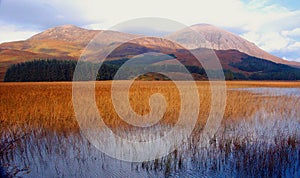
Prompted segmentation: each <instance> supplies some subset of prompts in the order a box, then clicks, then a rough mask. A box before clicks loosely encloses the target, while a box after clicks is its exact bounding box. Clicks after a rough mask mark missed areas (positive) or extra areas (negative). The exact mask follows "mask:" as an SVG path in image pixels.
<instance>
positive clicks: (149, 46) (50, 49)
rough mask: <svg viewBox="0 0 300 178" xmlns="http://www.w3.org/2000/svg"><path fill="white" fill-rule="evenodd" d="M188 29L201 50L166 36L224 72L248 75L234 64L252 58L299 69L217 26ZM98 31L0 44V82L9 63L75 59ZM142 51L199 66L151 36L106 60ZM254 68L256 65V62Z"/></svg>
mask: <svg viewBox="0 0 300 178" xmlns="http://www.w3.org/2000/svg"><path fill="white" fill-rule="evenodd" d="M191 28H192V29H194V30H195V31H197V32H198V33H200V34H201V35H202V36H203V37H204V38H205V40H206V41H207V42H208V43H207V45H206V46H201V47H202V48H195V47H199V46H193V45H192V44H197V43H195V41H188V40H186V39H191V38H190V35H192V34H190V33H187V32H185V31H184V30H182V31H178V32H175V33H172V34H169V35H168V36H172V38H179V37H180V39H179V40H181V42H182V43H184V44H185V46H188V48H189V49H190V50H201V49H205V48H212V49H214V50H215V52H216V55H217V56H218V57H219V58H220V62H221V64H222V66H223V68H224V69H225V70H230V71H232V72H236V73H242V74H244V75H246V76H250V75H251V73H253V71H247V70H245V68H242V67H241V66H238V65H235V63H240V62H241V61H243V60H244V59H249V58H251V59H252V58H253V57H254V58H255V59H261V61H263V62H264V61H266V60H267V61H273V62H275V63H279V64H287V65H290V66H300V64H299V63H296V62H289V61H286V60H283V59H281V58H278V57H275V56H273V55H271V54H269V53H267V52H265V51H263V50H261V49H260V48H258V47H257V46H256V45H255V44H253V43H251V42H249V41H247V40H245V39H243V38H241V37H239V36H237V35H234V34H232V33H230V32H227V31H225V30H222V29H219V28H217V27H214V26H211V25H206V24H200V25H194V26H192V27H191ZM99 32H102V31H101V30H87V29H83V28H79V27H76V26H73V25H64V26H59V27H54V28H50V29H48V30H46V31H44V32H41V33H39V34H36V35H34V36H32V37H31V38H29V39H27V40H24V41H16V42H8V43H2V44H0V63H1V65H0V80H3V79H4V75H5V72H6V70H7V69H8V67H9V66H11V65H12V64H17V63H20V62H25V61H32V60H34V59H57V60H77V59H78V58H79V57H80V55H81V53H82V51H83V49H84V48H85V46H86V45H87V44H88V43H89V42H90V40H91V39H93V38H94V37H95V36H96V35H97V34H98V33H99ZM105 32H106V33H105V34H106V36H104V38H103V39H102V40H104V41H105V40H106V39H110V40H112V41H114V42H115V43H119V42H120V41H118V40H120V39H121V41H122V40H125V39H129V38H130V37H141V36H139V35H134V34H127V33H121V32H116V31H105ZM187 36H189V38H185V37H187ZM142 52H162V53H165V54H174V55H175V56H176V58H177V59H178V60H179V61H181V62H182V63H184V64H185V65H189V66H193V65H195V66H200V65H199V63H197V61H196V60H195V58H194V57H193V56H192V55H191V54H190V53H189V51H187V50H186V49H182V47H181V46H180V45H178V44H175V43H172V42H170V41H168V40H163V39H160V38H152V37H147V38H140V39H138V40H135V41H134V43H128V44H125V45H121V46H120V47H119V49H118V50H116V51H115V52H114V54H111V55H110V59H109V60H119V59H121V58H126V57H127V58H128V57H132V56H134V55H138V54H140V53H142ZM254 58H253V59H254ZM254 61H255V60H254ZM165 62H171V61H165ZM248 62H249V61H248ZM250 62H251V61H250ZM263 62H262V63H263ZM163 63H164V62H163ZM256 65H260V64H259V63H256ZM200 67H201V66H200Z"/></svg>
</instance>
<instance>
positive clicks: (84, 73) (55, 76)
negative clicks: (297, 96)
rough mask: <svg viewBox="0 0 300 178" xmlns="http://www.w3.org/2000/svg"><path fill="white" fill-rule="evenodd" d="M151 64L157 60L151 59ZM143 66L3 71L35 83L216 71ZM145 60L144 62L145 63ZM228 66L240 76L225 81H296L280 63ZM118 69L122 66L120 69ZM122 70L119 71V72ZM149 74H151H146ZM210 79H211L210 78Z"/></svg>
mask: <svg viewBox="0 0 300 178" xmlns="http://www.w3.org/2000/svg"><path fill="white" fill-rule="evenodd" d="M153 60H154V62H156V60H158V59H155V58H154V59H153ZM153 60H152V61H149V60H148V62H149V63H144V62H143V59H140V60H138V62H140V63H138V62H137V63H136V62H134V64H132V65H131V64H129V65H123V64H124V63H125V62H126V61H128V59H127V58H124V59H120V60H112V61H106V62H104V63H103V64H102V65H101V68H100V69H99V70H98V65H97V64H95V63H91V62H77V61H74V60H56V59H51V60H34V61H29V62H24V63H19V64H14V65H12V66H11V67H10V68H9V69H8V70H7V72H6V75H5V78H4V81H5V82H39V81H72V80H73V77H74V72H75V68H76V66H77V67H80V69H81V71H79V72H77V76H76V80H80V81H86V80H113V79H114V77H116V78H117V79H120V80H126V79H133V78H134V77H136V74H142V75H140V76H139V77H138V79H139V80H170V78H168V77H167V76H164V75H162V74H159V72H161V71H163V72H166V73H168V72H169V73H175V74H176V76H177V77H178V76H179V78H180V76H183V78H182V79H183V80H185V77H184V75H178V74H180V72H182V73H183V74H186V69H187V70H188V72H190V73H192V75H193V77H194V79H195V80H207V78H208V77H207V74H206V72H210V76H213V74H216V76H215V78H218V74H220V72H218V71H205V70H204V69H203V68H202V67H199V66H185V68H184V67H182V66H179V65H171V64H170V65H150V63H151V62H153ZM146 61H147V60H146ZM230 65H231V66H233V67H235V68H238V69H240V70H242V71H245V72H248V73H249V74H248V75H245V74H243V73H238V72H233V71H231V70H224V71H223V72H224V75H225V79H226V80H300V69H298V68H293V67H290V66H287V65H283V64H276V63H274V62H271V61H266V60H263V59H259V58H254V57H249V58H245V59H242V61H241V62H239V63H232V64H230ZM121 66H122V67H121ZM122 71H123V72H122ZM147 71H151V72H147ZM120 72H121V73H120ZM213 77H214V76H213Z"/></svg>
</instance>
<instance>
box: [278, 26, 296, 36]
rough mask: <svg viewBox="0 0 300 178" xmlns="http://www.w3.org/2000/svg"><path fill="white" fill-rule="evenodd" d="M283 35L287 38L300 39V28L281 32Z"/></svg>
mask: <svg viewBox="0 0 300 178" xmlns="http://www.w3.org/2000/svg"><path fill="white" fill-rule="evenodd" d="M281 33H282V35H284V36H287V37H300V28H295V29H293V30H289V31H288V30H285V31H282V32H281Z"/></svg>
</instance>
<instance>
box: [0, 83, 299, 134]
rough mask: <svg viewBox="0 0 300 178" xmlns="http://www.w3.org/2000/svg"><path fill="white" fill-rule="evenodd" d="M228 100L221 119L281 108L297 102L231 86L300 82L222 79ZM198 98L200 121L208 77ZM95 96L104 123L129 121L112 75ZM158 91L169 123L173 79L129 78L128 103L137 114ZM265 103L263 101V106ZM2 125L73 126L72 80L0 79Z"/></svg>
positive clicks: (173, 112)
mask: <svg viewBox="0 0 300 178" xmlns="http://www.w3.org/2000/svg"><path fill="white" fill-rule="evenodd" d="M226 85H227V100H226V109H225V114H224V118H223V122H234V121H236V120H238V119H247V118H249V117H250V116H252V115H253V114H254V113H255V111H257V110H258V109H261V108H263V107H264V108H267V109H270V110H272V109H274V108H277V109H276V111H275V112H280V109H278V106H280V105H283V104H285V107H284V108H283V109H284V110H287V109H291V110H292V108H293V107H294V106H295V104H298V101H297V100H294V98H293V97H292V96H290V97H289V96H264V97H260V96H258V95H255V94H253V93H250V92H247V91H238V90H231V89H232V88H241V87H300V82H252V81H251V82H250V81H249V82H248V81H246V82H240V81H239V82H237V81H233V82H227V83H226ZM197 86H198V89H199V98H200V114H199V118H198V122H199V123H200V124H201V125H203V124H204V123H205V121H206V119H207V116H208V112H209V109H210V104H211V96H210V94H211V92H210V85H209V83H208V82H197ZM95 91H96V102H97V106H98V108H99V111H100V113H101V116H102V117H103V118H104V121H105V123H106V124H107V125H108V126H109V127H111V128H117V127H123V126H129V125H128V124H127V123H126V122H124V121H123V120H121V119H120V118H119V117H118V116H117V114H116V112H115V110H114V107H113V105H112V101H111V97H110V96H111V81H103V82H96V90H95ZM154 93H161V94H163V95H164V96H165V98H166V100H167V103H168V105H167V110H166V113H165V115H164V118H163V119H162V120H161V121H160V123H168V124H174V123H176V121H177V118H178V112H179V110H180V98H179V92H178V89H177V88H176V86H175V85H174V83H173V82H165V81H164V82H143V81H137V82H134V84H133V86H132V87H131V88H130V94H129V96H130V104H131V106H132V108H133V109H134V111H135V112H137V113H138V114H141V115H143V114H147V113H148V112H149V110H150V107H149V104H148V103H149V97H150V96H151V95H152V94H154ZM266 105H268V107H265V106H266ZM283 109H282V110H283ZM0 123H1V126H0V127H1V131H4V130H6V128H13V127H26V128H29V127H32V128H35V127H42V128H45V129H47V130H48V129H49V130H55V131H58V132H77V131H78V130H79V129H78V124H77V121H76V119H75V114H74V110H73V103H72V83H71V82H51V83H50V82H44V83H43V82H41V83H30V82H29V83H0Z"/></svg>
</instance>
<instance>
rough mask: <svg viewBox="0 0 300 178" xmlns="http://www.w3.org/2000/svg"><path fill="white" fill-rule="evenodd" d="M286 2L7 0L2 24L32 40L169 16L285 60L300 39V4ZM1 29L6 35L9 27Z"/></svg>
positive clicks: (2, 8)
mask: <svg viewBox="0 0 300 178" xmlns="http://www.w3.org/2000/svg"><path fill="white" fill-rule="evenodd" d="M285 2H289V3H288V4H283V1H281V0H272V1H271V0H222V1H220V0H210V1H207V0H186V1H174V0H163V1H162V0H152V1H142V0H127V1H119V0H109V1H107V0H105V1H104V0H85V1H82V0H64V1H61V0H22V1H20V0H3V1H2V2H1V4H0V21H2V22H3V24H4V26H14V28H13V29H14V30H11V33H10V34H12V33H15V34H16V36H19V37H20V38H21V36H22V30H23V31H25V32H24V38H25V37H26V38H27V37H28V34H30V33H31V32H34V31H42V30H45V29H46V28H50V27H53V26H59V25H63V24H74V25H77V26H81V27H87V28H92V29H108V28H110V27H111V26H113V25H116V24H118V23H120V22H123V21H126V20H130V19H134V18H140V17H163V18H169V19H172V20H175V21H178V22H181V23H184V24H186V25H193V24H198V23H209V24H213V25H216V26H219V27H221V28H225V29H228V30H231V31H232V32H237V33H238V34H239V35H241V36H242V37H244V38H246V39H248V40H249V41H251V42H254V43H256V44H257V45H258V46H259V47H261V48H263V49H265V50H267V51H268V52H271V53H272V54H275V53H276V52H278V51H282V52H281V53H280V56H279V57H283V56H288V55H285V53H284V52H286V53H287V50H285V48H287V49H288V48H289V47H291V45H292V44H293V43H295V42H299V41H300V37H299V27H300V7H299V6H298V7H297V6H296V5H297V4H299V3H295V2H296V1H292V0H285ZM297 2H298V1H297ZM288 5H289V6H288ZM291 7H293V8H291ZM5 23H6V24H5ZM0 30H1V33H2V30H3V28H1V29H0ZM6 31H9V30H6ZM157 33H159V32H157ZM12 37H13V35H8V36H7V40H9V39H15V38H12ZM1 38H2V39H3V40H4V38H5V37H1ZM276 54H277V53H276ZM278 54H279V53H278ZM299 58H300V55H299Z"/></svg>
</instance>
